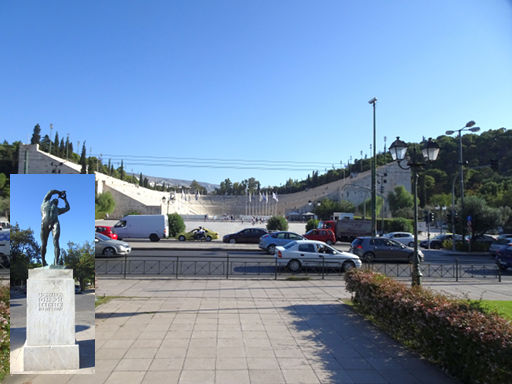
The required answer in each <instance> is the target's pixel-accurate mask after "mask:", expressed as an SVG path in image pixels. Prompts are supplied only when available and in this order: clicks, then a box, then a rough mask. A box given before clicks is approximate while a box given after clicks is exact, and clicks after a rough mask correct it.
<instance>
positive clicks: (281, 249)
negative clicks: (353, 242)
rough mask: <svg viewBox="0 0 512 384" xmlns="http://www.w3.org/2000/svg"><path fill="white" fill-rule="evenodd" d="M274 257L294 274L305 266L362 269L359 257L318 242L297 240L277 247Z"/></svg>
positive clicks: (345, 269)
mask: <svg viewBox="0 0 512 384" xmlns="http://www.w3.org/2000/svg"><path fill="white" fill-rule="evenodd" d="M274 257H275V258H276V260H277V264H278V265H279V266H286V267H288V269H289V270H290V271H292V272H299V271H300V270H301V268H302V267H303V266H308V267H321V266H324V267H326V268H340V267H341V268H342V269H343V271H348V270H350V269H352V268H360V267H361V260H360V259H359V256H357V255H354V254H353V253H349V252H341V251H338V250H337V249H335V248H333V247H331V246H330V245H327V244H325V243H324V242H322V241H316V240H297V241H293V242H291V243H288V244H286V245H285V246H278V247H276V252H275V253H274Z"/></svg>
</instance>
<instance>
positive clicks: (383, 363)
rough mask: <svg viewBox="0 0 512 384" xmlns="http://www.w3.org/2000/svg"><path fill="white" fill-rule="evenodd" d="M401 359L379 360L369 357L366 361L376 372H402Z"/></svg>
mask: <svg viewBox="0 0 512 384" xmlns="http://www.w3.org/2000/svg"><path fill="white" fill-rule="evenodd" d="M400 360H401V359H400V358H378V357H367V358H366V361H367V362H368V363H369V364H370V365H371V366H372V367H373V368H375V369H376V370H378V371H382V370H384V369H387V370H400V369H403V366H402V363H401V362H400Z"/></svg>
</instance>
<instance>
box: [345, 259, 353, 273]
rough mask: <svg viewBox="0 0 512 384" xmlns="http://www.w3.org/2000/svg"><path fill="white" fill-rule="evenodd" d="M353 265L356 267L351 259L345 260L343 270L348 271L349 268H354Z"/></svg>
mask: <svg viewBox="0 0 512 384" xmlns="http://www.w3.org/2000/svg"><path fill="white" fill-rule="evenodd" d="M355 267H356V265H355V264H354V262H353V261H350V260H348V261H345V262H344V263H343V272H348V271H350V270H351V269H354V268H355Z"/></svg>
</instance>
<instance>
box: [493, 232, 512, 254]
mask: <svg viewBox="0 0 512 384" xmlns="http://www.w3.org/2000/svg"><path fill="white" fill-rule="evenodd" d="M511 243H512V236H511V237H502V238H500V239H498V240H496V241H495V242H494V243H492V244H491V246H490V247H489V252H490V253H491V255H492V256H496V255H497V252H498V250H499V249H501V248H503V247H506V246H507V245H509V244H511Z"/></svg>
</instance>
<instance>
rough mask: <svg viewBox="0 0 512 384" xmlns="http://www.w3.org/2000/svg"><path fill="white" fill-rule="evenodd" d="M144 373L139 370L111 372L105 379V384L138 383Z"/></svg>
mask: <svg viewBox="0 0 512 384" xmlns="http://www.w3.org/2000/svg"><path fill="white" fill-rule="evenodd" d="M145 374H146V372H145V371H141V372H136V371H133V372H126V371H125V372H112V374H111V375H110V376H109V377H108V379H107V380H106V381H105V384H139V383H141V382H142V378H143V377H144V375H145Z"/></svg>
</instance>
